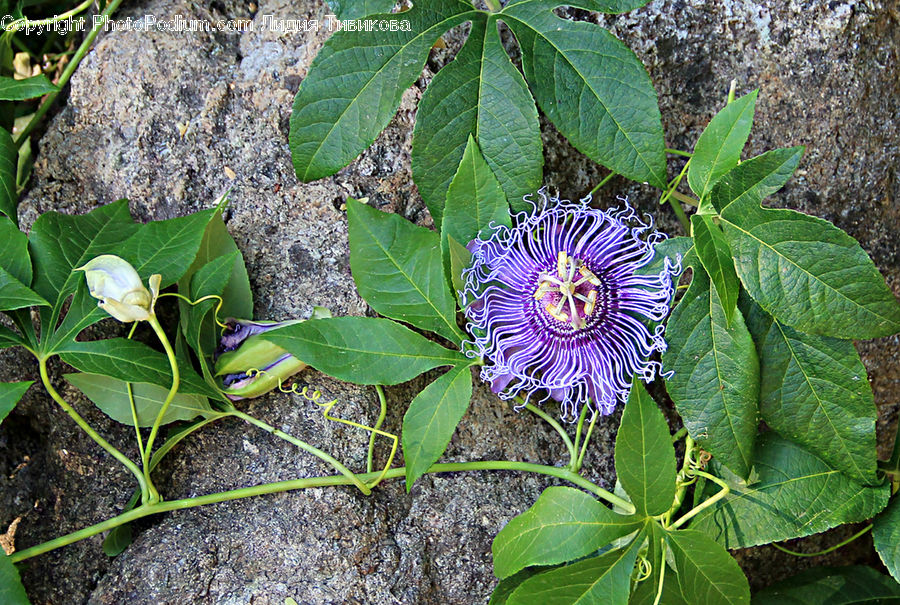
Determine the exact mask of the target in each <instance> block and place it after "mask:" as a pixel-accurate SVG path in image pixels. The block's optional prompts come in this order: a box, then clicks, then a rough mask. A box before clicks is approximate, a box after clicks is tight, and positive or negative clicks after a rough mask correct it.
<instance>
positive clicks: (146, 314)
mask: <svg viewBox="0 0 900 605" xmlns="http://www.w3.org/2000/svg"><path fill="white" fill-rule="evenodd" d="M75 270H76V271H84V277H85V279H86V280H87V285H88V291H90V293H91V296H93V297H94V298H96V299H98V300H99V301H100V302H99V303H98V305H97V306H99V307H100V308H101V309H103V310H104V311H106V312H107V313H109V314H110V315H112V316H113V317H114V318H116V319H118V320H119V321H122V322H125V323H130V322H132V321H143V320H146V319H149V318H150V316H151V315H152V314H153V307H154V305H156V297H157V296H159V285H160V282H161V281H162V276H160V275H151V276H150V290H149V291H148V290H147V288H145V287H144V284H142V283H141V278H140V276H139V275H138V273H137V271H135V270H134V267H132V266H131V265H130V264H129V263H128V261H126V260H124V259H121V258H119V257H118V256H115V255H112V254H103V255H102V256H98V257H97V258H95V259H93V260H92V261H90V262H89V263H87V264H86V265H84V266H82V267H78V268H77V269H75Z"/></svg>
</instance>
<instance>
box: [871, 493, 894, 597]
mask: <svg viewBox="0 0 900 605" xmlns="http://www.w3.org/2000/svg"><path fill="white" fill-rule="evenodd" d="M873 525H874V527H873V528H872V539H873V541H874V542H875V550H876V551H877V552H878V556H879V557H881V562H882V563H884V566H885V567H887V570H888V571H889V572H891V575H893V576H894V579H895V580H897V581H898V582H900V497H895V498H894V499H893V500H892V501H891V503H890V504H889V505H888V507H887V508H885V509H884V510H883V511H882V512H881V514H880V515H878V516H877V517H876V518H875V521H874V523H873ZM898 590H900V589H898Z"/></svg>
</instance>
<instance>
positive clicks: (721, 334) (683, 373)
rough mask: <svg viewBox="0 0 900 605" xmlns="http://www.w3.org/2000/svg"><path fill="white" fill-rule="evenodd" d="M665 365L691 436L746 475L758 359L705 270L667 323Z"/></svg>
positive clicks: (671, 392)
mask: <svg viewBox="0 0 900 605" xmlns="http://www.w3.org/2000/svg"><path fill="white" fill-rule="evenodd" d="M666 340H667V341H668V345H669V346H668V349H667V350H666V352H665V354H663V359H662V361H663V366H664V368H665V370H666V371H671V372H673V375H672V376H671V377H670V378H669V379H668V380H667V381H666V388H667V390H668V391H669V395H671V397H672V400H673V401H674V402H675V406H676V407H677V409H678V413H679V414H681V417H682V419H683V420H684V425H685V427H687V429H688V431H689V432H690V434H691V436H692V437H693V438H694V439H696V440H697V442H698V443H699V444H700V445H701V446H702V447H703V448H704V449H706V450H708V451H710V452H712V453H713V455H715V456H716V457H717V458H718V459H719V460H721V461H722V462H723V463H724V464H726V465H727V466H728V467H729V468H730V469H731V470H733V471H734V472H735V473H737V474H739V475H740V476H742V477H747V476H748V475H749V474H750V467H751V466H752V460H753V441H754V439H755V437H756V427H757V424H758V418H757V417H758V409H757V408H758V403H757V402H758V400H759V360H758V358H757V353H756V348H755V346H754V344H753V339H752V338H751V336H750V332H748V331H747V327H746V326H745V325H744V319H743V317H742V316H741V313H740V311H739V310H735V314H734V319H733V320H732V322H731V327H730V328H729V327H727V325H726V320H725V311H724V309H723V308H722V305H721V303H720V302H719V297H718V295H717V294H716V292H715V290H713V289H712V288H711V287H710V281H709V278H708V277H707V276H706V273H705V272H703V271H701V270H697V269H696V268H695V269H694V277H693V281H692V282H691V286H690V288H689V289H688V291H687V293H686V294H685V295H684V298H683V299H682V300H681V302H680V303H679V304H678V306H677V307H675V310H674V311H673V312H672V315H671V317H669V323H668V325H667V327H666Z"/></svg>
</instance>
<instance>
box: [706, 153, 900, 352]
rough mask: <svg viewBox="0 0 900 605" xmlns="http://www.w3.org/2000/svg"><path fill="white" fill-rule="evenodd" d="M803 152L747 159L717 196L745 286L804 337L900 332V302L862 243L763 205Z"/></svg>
mask: <svg viewBox="0 0 900 605" xmlns="http://www.w3.org/2000/svg"><path fill="white" fill-rule="evenodd" d="M801 152H802V148H793V149H782V150H777V151H772V152H769V153H767V154H763V155H761V156H759V157H756V158H754V159H752V160H749V161H747V162H744V163H743V164H741V165H740V166H738V167H737V168H735V169H734V170H732V171H731V172H729V173H728V174H727V175H725V176H724V177H722V179H721V181H720V182H719V183H718V184H717V185H716V187H715V188H714V189H713V192H712V193H711V199H712V200H713V203H714V204H715V205H716V208H718V209H719V211H720V216H721V220H722V226H723V229H724V231H725V235H726V237H727V238H728V241H729V243H730V244H731V250H732V252H733V253H734V258H735V266H736V268H737V273H738V275H739V276H740V278H741V281H742V282H743V284H744V287H745V288H747V291H748V292H749V293H750V295H751V296H753V298H754V299H755V300H756V301H757V302H758V303H759V304H760V305H761V306H762V307H763V309H765V310H766V311H767V312H768V313H770V314H771V315H773V316H774V317H776V318H777V319H779V320H780V321H781V322H783V323H785V324H787V325H789V326H792V327H794V328H796V329H798V330H800V331H802V332H808V333H811V334H821V335H824V336H834V337H836V338H844V339H850V338H854V339H863V338H877V337H880V336H888V335H891V334H894V333H896V332H898V331H900V305H898V304H897V301H896V299H895V298H894V295H893V293H892V292H891V290H890V289H889V288H888V287H887V285H886V284H885V283H884V278H882V276H881V274H880V273H879V272H878V269H877V268H875V265H874V264H873V263H872V261H871V259H869V257H868V256H867V255H866V253H865V252H864V251H863V249H862V248H861V247H860V246H859V243H857V241H856V240H855V239H853V238H852V237H850V236H849V235H847V234H846V233H844V232H843V231H841V230H840V229H838V228H837V227H835V226H834V225H832V224H831V223H829V222H828V221H825V220H822V219H819V218H815V217H812V216H808V215H806V214H801V213H799V212H795V211H793V210H785V209H768V208H762V207H761V206H760V205H759V202H760V200H761V199H762V198H763V197H764V196H765V195H768V194H769V193H771V192H772V191H775V190H777V189H778V188H780V187H781V185H783V184H784V182H785V181H786V180H787V178H789V176H790V174H791V173H792V172H793V169H794V167H796V164H797V162H798V161H799V158H800V153H801Z"/></svg>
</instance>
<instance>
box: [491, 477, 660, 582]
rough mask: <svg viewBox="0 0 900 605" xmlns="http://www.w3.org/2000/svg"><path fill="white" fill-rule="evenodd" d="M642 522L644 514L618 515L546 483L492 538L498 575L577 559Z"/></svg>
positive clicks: (569, 490)
mask: <svg viewBox="0 0 900 605" xmlns="http://www.w3.org/2000/svg"><path fill="white" fill-rule="evenodd" d="M669 504H671V502H670V503H669ZM643 524H644V520H643V519H642V518H641V517H639V516H635V515H630V516H625V515H620V514H617V513H614V512H613V511H611V510H610V509H609V508H608V507H606V506H604V505H603V504H602V503H600V502H598V501H597V500H596V499H595V498H594V497H592V496H590V495H589V494H586V493H585V492H583V491H581V490H577V489H574V488H571V487H560V486H555V487H548V488H547V489H545V490H544V492H543V493H542V494H541V496H540V498H538V500H537V502H535V503H534V505H533V506H532V507H531V508H529V509H528V510H527V511H525V512H524V513H522V514H521V515H519V516H518V517H515V518H514V519H512V520H511V521H510V522H509V523H508V524H507V525H506V527H504V528H503V529H502V530H500V533H498V534H497V537H495V538H494V544H493V546H492V547H491V550H492V551H493V554H494V574H495V575H496V576H497V577H498V578H507V577H510V576H512V575H513V574H516V573H518V572H519V571H521V570H522V569H524V568H525V567H528V566H533V565H555V564H557V563H565V562H566V561H574V560H575V559H579V558H581V557H584V556H587V555H589V554H591V553H593V552H595V551H596V550H598V549H599V548H600V547H602V546H604V545H606V544H609V543H610V542H612V541H613V540H615V539H617V538H621V537H623V536H627V535H628V534H630V533H632V532H634V531H636V530H638V529H640V528H641V527H642V526H643Z"/></svg>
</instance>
